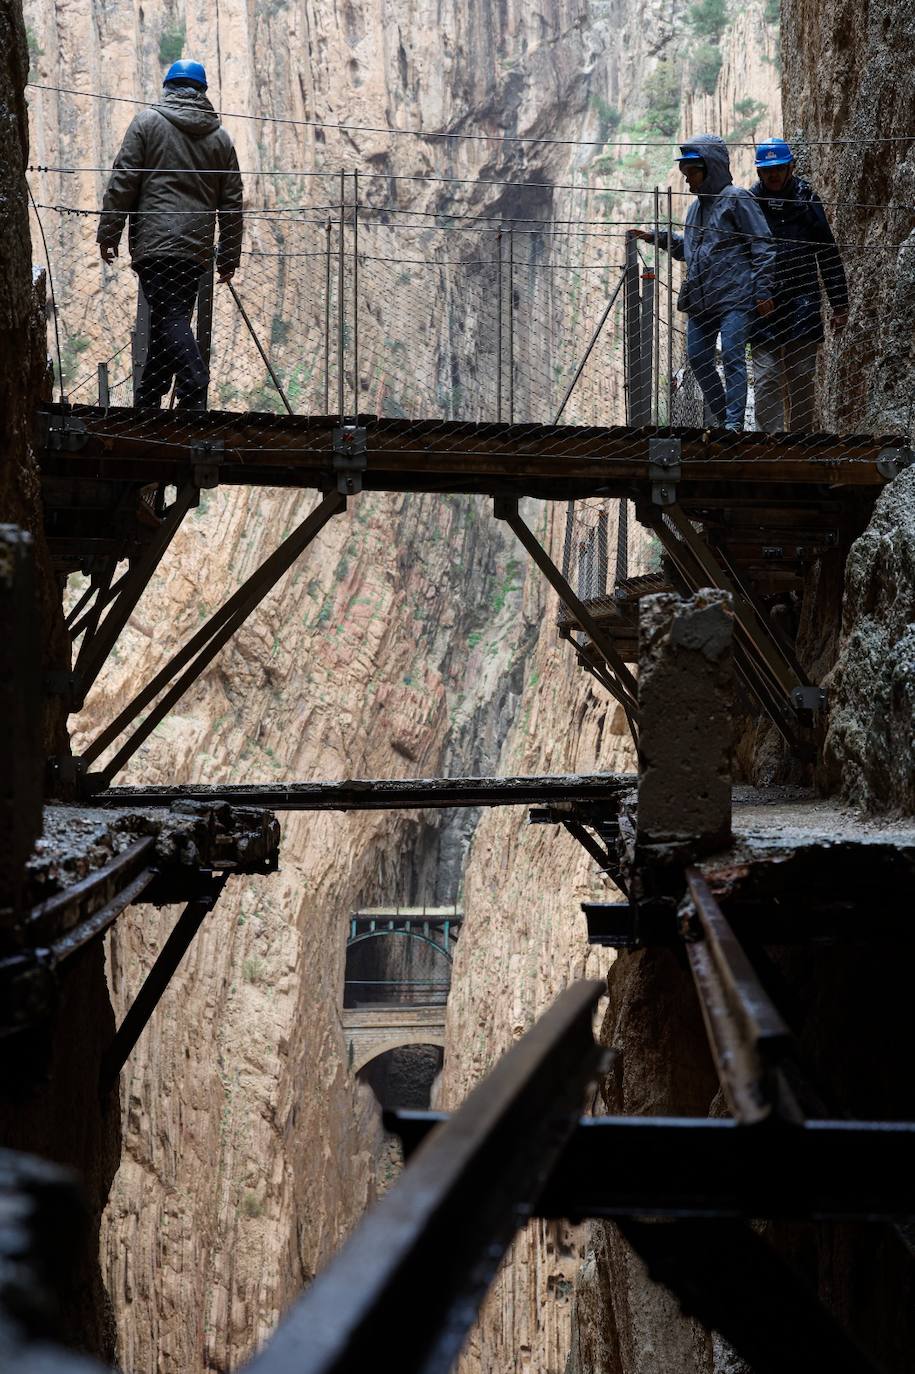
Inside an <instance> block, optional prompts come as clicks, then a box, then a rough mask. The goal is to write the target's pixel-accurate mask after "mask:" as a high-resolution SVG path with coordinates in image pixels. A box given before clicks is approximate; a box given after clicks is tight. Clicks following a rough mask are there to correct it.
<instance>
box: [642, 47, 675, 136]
mask: <svg viewBox="0 0 915 1374" xmlns="http://www.w3.org/2000/svg"><path fill="white" fill-rule="evenodd" d="M645 98H646V100H647V103H648V110H647V114H646V119H645V124H646V126H647V130H648V132H649V133H650V134H659V135H660V136H661V137H663V138H670V137H672V135H673V134H675V133H676V132H677V127H678V125H679V123H680V72H679V70H678V68H677V67H676V66H675V65H674V63H673V62H671V61H670V60H669V59H668V58H664V59H663V61H661V62H659V63H658V65H657V66H656V67H655V69H654V71H653V72H652V73H651V75H650V76H649V77H648V78H647V79H646V81H645Z"/></svg>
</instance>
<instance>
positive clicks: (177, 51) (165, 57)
mask: <svg viewBox="0 0 915 1374" xmlns="http://www.w3.org/2000/svg"><path fill="white" fill-rule="evenodd" d="M186 37H187V30H186V28H185V26H184V25H183V24H176V25H175V27H174V28H172V29H163V30H162V32H161V33H160V34H159V61H160V62H161V63H162V66H163V67H170V66H171V65H172V63H173V62H177V61H178V59H179V58H180V56H181V54H182V53H183V52H184V40H185V38H186Z"/></svg>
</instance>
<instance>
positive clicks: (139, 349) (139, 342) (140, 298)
mask: <svg viewBox="0 0 915 1374" xmlns="http://www.w3.org/2000/svg"><path fill="white" fill-rule="evenodd" d="M130 354H131V364H132V371H133V403H134V405H136V404H137V396H138V394H139V391H140V387H141V385H142V384H143V369H144V368H145V366H146V359H147V357H148V356H149V302H148V301H147V299H146V293H145V292H144V290H143V287H142V285H141V283H140V281H139V280H138V281H137V318H136V323H135V324H134V328H133V335H132V337H131V340H130Z"/></svg>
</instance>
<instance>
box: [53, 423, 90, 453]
mask: <svg viewBox="0 0 915 1374" xmlns="http://www.w3.org/2000/svg"><path fill="white" fill-rule="evenodd" d="M88 441H89V435H88V433H87V431H86V425H85V422H84V421H83V420H77V419H75V418H74V416H72V415H50V416H48V436H47V439H46V441H45V442H46V446H47V447H48V448H49V449H53V450H55V451H57V452H59V453H76V452H78V450H79V449H81V448H84V447H85V445H86V444H87V443H88Z"/></svg>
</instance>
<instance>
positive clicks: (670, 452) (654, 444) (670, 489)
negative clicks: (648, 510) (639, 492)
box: [648, 439, 681, 506]
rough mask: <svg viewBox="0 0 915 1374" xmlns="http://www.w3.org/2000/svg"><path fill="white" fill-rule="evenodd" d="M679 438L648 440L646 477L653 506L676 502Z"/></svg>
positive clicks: (678, 476)
mask: <svg viewBox="0 0 915 1374" xmlns="http://www.w3.org/2000/svg"><path fill="white" fill-rule="evenodd" d="M680 452H681V450H680V440H679V439H649V440H648V478H649V480H650V482H651V501H652V505H655V506H673V505H676V502H677V483H678V482H679V480H680Z"/></svg>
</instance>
